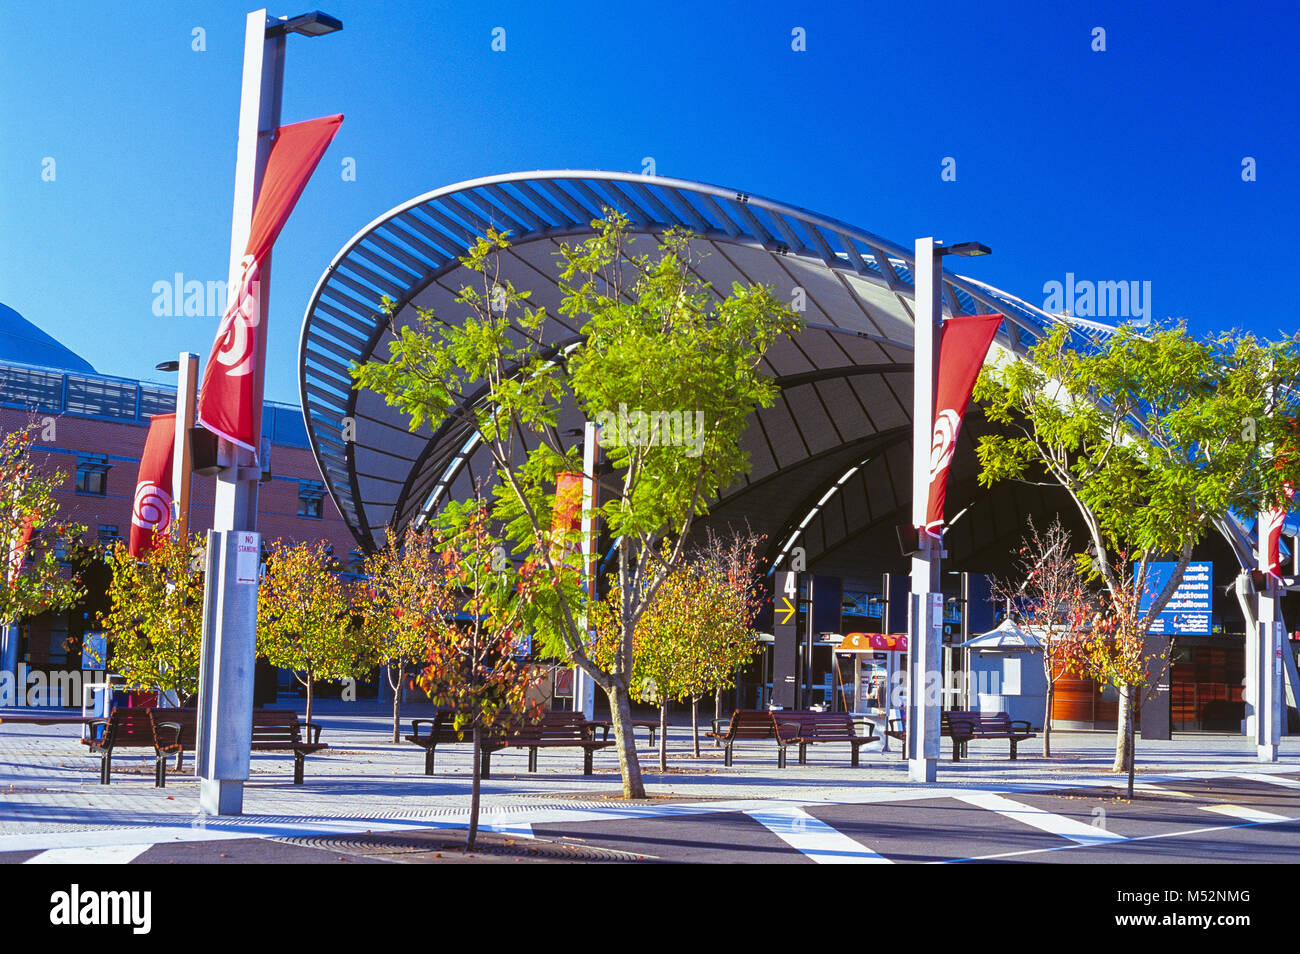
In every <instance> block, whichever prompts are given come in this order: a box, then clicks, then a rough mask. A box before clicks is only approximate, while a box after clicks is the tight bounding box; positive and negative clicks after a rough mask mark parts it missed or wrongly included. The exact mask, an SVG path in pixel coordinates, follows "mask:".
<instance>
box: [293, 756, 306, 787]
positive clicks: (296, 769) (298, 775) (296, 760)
mask: <svg viewBox="0 0 1300 954" xmlns="http://www.w3.org/2000/svg"><path fill="white" fill-rule="evenodd" d="M306 763H307V756H306V755H304V754H303V753H302V752H295V753H293V784H295V785H301V784H302V772H303V769H304V768H305V767H306Z"/></svg>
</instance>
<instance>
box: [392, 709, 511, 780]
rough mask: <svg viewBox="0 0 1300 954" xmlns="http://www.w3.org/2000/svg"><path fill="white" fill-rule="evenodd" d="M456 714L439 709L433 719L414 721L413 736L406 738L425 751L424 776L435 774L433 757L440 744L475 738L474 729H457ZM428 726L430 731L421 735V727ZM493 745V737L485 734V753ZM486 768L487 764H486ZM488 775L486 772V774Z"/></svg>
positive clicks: (412, 724)
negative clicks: (454, 720) (455, 723)
mask: <svg viewBox="0 0 1300 954" xmlns="http://www.w3.org/2000/svg"><path fill="white" fill-rule="evenodd" d="M454 716H455V713H454V712H452V711H451V710H450V709H439V710H438V712H437V714H436V715H435V716H434V717H433V718H432V719H412V720H411V734H410V735H408V736H407V737H406V741H407V742H413V743H414V744H416V745H418V746H420V747H421V748H423V749H424V774H425V775H432V774H433V756H434V751H435V750H436V749H437V747H438V745H439V744H440V743H448V744H450V743H453V742H468V741H470V739H471V737H472V736H473V734H474V733H473V730H472V729H459V730H458V729H457V728H456V726H455V725H454V724H453V721H452V720H453V718H454ZM426 725H427V726H428V727H429V731H428V732H425V733H424V734H421V733H420V727H421V726H426ZM491 745H492V736H491V735H490V734H485V735H484V737H483V749H484V752H487V751H490V746H491ZM484 765H485V766H486V762H485V763H484ZM484 774H485V775H486V772H485V773H484Z"/></svg>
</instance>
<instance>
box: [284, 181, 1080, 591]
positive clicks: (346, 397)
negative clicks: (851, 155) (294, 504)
mask: <svg viewBox="0 0 1300 954" xmlns="http://www.w3.org/2000/svg"><path fill="white" fill-rule="evenodd" d="M606 208H614V209H617V210H619V211H621V212H623V213H624V214H625V215H626V216H627V217H628V218H629V220H630V226H629V231H630V233H631V234H632V236H633V239H632V243H631V251H632V252H633V253H640V252H644V251H647V250H649V249H652V248H653V247H655V246H656V245H657V244H658V242H659V239H660V236H661V235H662V233H663V232H664V231H665V230H667V229H670V228H683V229H687V230H690V231H691V232H693V233H694V234H695V235H697V236H699V240H698V249H699V251H701V252H702V253H703V255H702V257H701V260H700V262H699V264H698V267H697V272H698V274H699V276H700V277H701V278H702V279H703V280H705V281H707V282H709V283H710V284H711V286H712V287H713V288H714V289H715V290H716V291H717V292H719V293H720V294H726V293H728V292H729V290H730V288H731V286H732V283H733V282H740V283H742V284H749V283H757V284H765V285H769V286H771V287H773V288H774V289H775V290H776V292H777V294H778V296H779V297H781V298H783V299H785V300H790V301H794V300H796V299H797V298H801V299H802V301H803V302H804V304H805V306H806V310H805V311H804V312H803V315H802V317H803V318H804V319H805V322H806V329H805V330H804V331H803V332H802V333H801V334H800V335H799V336H798V337H797V338H796V339H794V340H792V341H786V342H782V343H780V344H778V345H777V346H776V347H774V348H773V349H772V350H771V352H770V353H769V354H768V356H767V359H766V362H765V370H766V371H767V373H769V374H771V375H772V376H773V377H774V378H775V380H776V381H777V383H778V385H779V386H780V389H781V394H780V398H779V399H778V400H777V402H776V403H775V405H774V406H773V407H771V408H768V409H765V410H763V411H761V412H759V413H758V414H757V415H755V419H754V421H753V423H752V425H751V426H750V428H749V430H748V432H747V433H746V435H745V439H744V445H745V447H746V449H747V450H748V451H749V453H750V455H751V459H752V462H753V467H752V469H751V471H750V473H749V474H748V475H747V476H746V477H745V478H744V479H743V480H741V481H739V482H738V483H737V484H736V485H734V486H732V487H730V488H728V489H727V490H726V491H725V492H724V493H723V494H721V496H720V497H719V498H718V499H717V500H714V501H712V502H711V504H710V508H709V509H710V513H709V516H708V517H707V519H705V520H703V521H701V522H700V529H701V530H703V529H704V528H705V527H707V526H722V525H725V524H728V523H730V524H733V525H744V524H745V523H748V524H749V525H750V526H751V527H752V528H754V529H756V530H758V531H760V532H763V533H765V534H766V536H767V541H768V545H769V550H768V552H767V554H766V556H767V558H768V559H769V561H770V562H771V563H773V564H777V563H779V562H780V560H781V559H782V558H783V557H784V555H785V553H786V551H787V550H788V549H789V547H790V546H791V545H795V544H797V545H799V546H803V547H804V548H805V551H806V554H807V559H808V566H809V568H810V569H816V570H818V571H819V572H827V573H840V574H841V575H845V576H859V575H862V574H863V573H865V572H869V571H875V570H882V569H890V568H896V567H897V565H898V564H899V563H900V554H899V551H898V548H897V546H896V545H895V542H894V527H895V525H897V524H899V523H905V522H907V521H908V519H909V510H910V468H911V395H912V340H913V317H912V310H913V286H912V252H911V251H910V250H909V249H907V248H905V247H903V246H901V245H897V244H895V243H893V242H890V241H888V240H886V239H884V238H881V237H880V236H877V235H874V234H873V233H871V232H867V231H864V230H863V229H859V228H855V227H853V226H850V225H848V224H846V223H844V222H841V221H838V220H836V219H833V218H829V217H827V216H822V215H817V214H814V213H811V212H807V211H805V210H802V209H798V208H794V207H792V206H788V205H783V204H781V203H778V202H773V201H769V200H767V199H763V198H760V197H758V196H753V195H749V194H747V193H744V192H738V191H736V190H732V189H723V188H718V187H716V186H709V185H702V184H699V183H695V182H686V181H682V180H677V179H666V178H657V177H648V176H642V175H635V174H626V173H615V172H592V171H551V172H530V173H516V174H511V175H502V176H494V177H490V178H484V179H476V180H473V181H470V182H462V183H459V184H456V185H452V186H448V187H446V188H442V189H437V190H435V191H433V192H429V193H426V194H424V195H421V196H418V197H416V198H414V199H412V200H410V201H409V202H406V203H403V204H402V205H400V206H398V207H397V208H395V209H392V210H391V211H389V212H386V213H384V214H383V215H381V216H380V217H379V218H377V219H375V220H374V221H373V222H371V223H370V224H369V225H367V226H366V227H365V228H364V229H362V230H361V231H360V232H358V233H357V234H356V235H355V236H354V237H353V238H352V239H351V240H350V241H349V242H348V243H347V244H346V245H345V246H344V247H343V249H342V250H341V251H340V252H339V253H338V254H337V255H336V256H335V257H334V260H333V261H331V262H330V264H329V267H328V268H327V269H326V270H325V272H324V274H323V275H322V276H321V279H320V281H319V283H318V284H317V286H316V289H315V291H314V293H313V294H312V297H311V300H310V302H309V304H308V306H307V310H306V314H305V317H304V320H303V326H302V335H301V340H300V345H299V363H300V389H301V396H302V405H303V414H304V418H305V420H306V424H307V429H308V433H309V435H310V440H311V446H312V450H313V452H314V453H315V455H316V459H317V461H318V463H319V465H320V468H321V472H322V474H323V475H324V479H325V482H326V486H327V488H328V491H329V493H330V495H331V496H332V498H333V499H334V502H335V503H336V504H337V505H338V508H339V511H340V513H342V515H343V518H344V520H345V521H346V522H347V524H348V526H349V527H350V528H351V530H352V532H353V534H354V535H355V536H356V538H357V540H358V542H359V544H360V545H361V547H362V548H364V549H366V550H369V549H372V548H374V547H377V546H380V545H382V544H383V542H384V539H385V535H386V533H387V532H388V531H389V530H390V529H392V530H398V531H400V530H401V529H402V528H404V527H406V526H407V525H408V524H410V523H411V522H413V521H415V522H417V523H418V522H420V521H421V520H423V519H425V518H427V516H428V515H430V514H432V513H435V512H436V511H437V510H438V509H439V508H440V507H441V506H443V505H444V504H445V503H446V502H447V501H449V500H454V499H461V498H462V497H463V496H465V495H466V494H467V493H468V492H469V490H470V488H472V486H473V485H474V482H475V481H478V480H483V479H486V478H488V477H489V476H490V470H491V468H490V466H489V465H490V461H489V459H488V455H487V453H486V451H485V450H484V449H483V448H481V447H479V446H478V445H477V443H476V441H475V440H474V439H473V435H472V433H471V431H470V430H469V429H468V427H467V426H466V425H465V424H464V423H462V422H458V421H454V420H453V421H451V422H447V423H444V424H442V425H441V426H439V427H438V428H436V429H435V430H430V429H428V428H423V429H421V430H420V431H419V432H416V433H412V432H410V431H409V430H408V428H407V422H406V419H405V418H404V417H403V416H402V415H401V414H400V413H399V412H398V411H397V409H395V408H391V407H388V406H387V405H386V404H385V403H384V402H383V400H382V399H381V398H379V397H378V396H376V395H374V394H373V393H370V392H367V391H362V392H358V391H355V390H353V389H352V386H351V384H352V382H351V379H350V377H349V374H348V369H349V367H351V366H352V365H353V363H358V362H360V363H364V362H366V361H369V360H371V359H374V358H378V359H381V360H382V359H384V358H386V356H387V354H388V345H389V342H390V341H391V340H392V338H393V336H392V331H391V329H390V326H389V322H388V320H387V319H386V318H385V316H384V315H383V314H382V311H381V308H380V299H381V298H382V297H387V298H389V299H392V300H393V301H394V302H395V311H394V323H395V324H396V325H397V326H398V327H400V326H402V325H404V324H409V323H411V322H413V321H415V320H416V316H415V309H416V308H417V307H420V308H427V309H432V310H433V312H434V313H435V315H436V316H437V317H438V319H439V320H442V321H447V322H455V321H459V320H461V319H462V318H463V316H464V314H465V309H464V307H463V306H458V305H456V304H455V303H454V301H453V299H454V298H455V296H456V295H457V294H458V292H459V289H460V288H461V287H462V286H463V285H465V284H471V283H475V284H481V277H480V276H478V275H476V274H474V273H472V272H469V271H468V270H467V269H465V268H464V266H463V265H461V263H460V261H459V258H460V256H462V255H464V254H465V250H466V248H467V247H468V245H469V244H470V243H471V242H472V241H473V240H474V238H475V237H476V236H477V235H480V234H482V233H483V232H485V231H486V230H487V229H488V228H489V227H496V228H497V229H501V230H509V233H510V241H511V243H512V244H511V247H510V249H509V250H508V251H507V252H505V253H504V254H503V255H502V260H501V276H502V278H508V279H509V280H511V281H512V282H513V283H514V284H515V286H516V287H519V288H523V289H530V290H531V291H532V292H533V297H532V299H531V302H530V303H531V304H533V305H544V306H545V307H546V309H547V311H548V314H549V315H550V317H549V319H548V321H547V324H546V326H545V335H544V337H545V341H546V342H547V343H548V344H554V345H555V346H557V347H563V346H564V345H565V344H566V343H568V342H571V341H575V340H576V339H577V337H578V331H577V328H576V327H575V326H574V325H573V324H572V323H571V322H569V321H568V320H567V319H564V318H563V317H562V316H560V315H559V314H558V305H559V303H560V291H559V289H558V287H557V275H558V267H557V264H558V263H557V258H556V252H557V250H558V248H559V247H560V245H561V244H562V243H565V242H574V241H578V240H581V239H582V238H584V237H585V236H587V235H590V234H592V231H593V229H592V226H591V221H592V220H593V219H596V218H599V217H600V216H601V215H602V214H603V210H604V209H606ZM963 238H964V236H963ZM797 290H801V291H802V294H801V295H800V294H799V292H798V291H797ZM943 309H944V314H945V316H948V315H970V314H981V313H989V312H1000V313H1001V314H1003V315H1004V316H1005V320H1004V322H1003V323H1002V326H1001V328H1000V329H999V331H998V335H997V339H996V341H995V344H994V348H995V349H996V348H1001V349H1004V350H1005V351H1009V352H1012V353H1014V354H1018V355H1023V354H1024V353H1025V352H1026V351H1027V350H1028V348H1030V347H1031V346H1032V345H1033V343H1034V342H1035V341H1037V340H1038V339H1039V338H1040V337H1041V336H1042V335H1043V334H1044V333H1045V332H1046V330H1047V329H1048V328H1049V327H1051V326H1053V325H1054V324H1056V323H1058V322H1061V321H1063V320H1066V319H1063V318H1062V317H1061V316H1056V315H1051V314H1048V313H1046V312H1044V311H1042V310H1041V309H1039V308H1036V307H1034V306H1032V305H1030V304H1028V303H1026V302H1024V301H1022V300H1020V299H1019V298H1016V297H1015V296H1013V295H1010V294H1008V293H1006V292H1003V291H1000V290H998V289H995V288H993V287H991V286H989V285H987V284H984V283H981V282H978V281H975V280H973V279H969V278H964V277H961V276H959V275H953V274H949V273H947V272H945V273H944V278H943ZM1076 333H1079V334H1083V332H1082V331H1076ZM475 397H476V396H475V395H468V396H467V398H466V402H467V403H468V402H472V401H473V400H474V399H475ZM645 410H653V409H648V408H647V409H645ZM663 410H668V409H663ZM967 418H968V419H967V422H966V426H965V427H964V428H963V431H962V439H961V440H960V442H959V446H958V451H957V455H956V458H955V460H954V463H953V472H952V477H951V479H950V484H949V491H948V501H949V503H948V509H949V514H950V518H949V519H950V522H951V523H952V524H953V527H952V529H951V530H950V532H949V533H948V535H947V537H946V544H945V545H946V547H947V549H948V550H949V552H950V554H951V557H952V559H953V560H955V561H957V562H956V563H950V564H949V565H962V564H963V561H965V562H970V561H975V562H976V563H978V562H979V561H980V559H981V554H987V553H990V552H993V550H994V549H997V550H998V551H999V552H1001V553H1005V552H1006V548H1007V546H1009V545H1010V543H1011V542H1013V541H1014V540H1016V539H1018V538H1019V536H1020V535H1021V533H1022V532H1023V529H1022V528H1023V526H1024V516H1025V514H1027V513H1036V512H1044V513H1051V512H1054V511H1055V510H1057V509H1062V510H1064V509H1065V506H1064V505H1063V504H1058V501H1057V500H1053V499H1049V497H1050V496H1051V494H1050V492H1049V491H1040V490H1038V489H1036V488H1032V487H1025V486H1023V485H1015V486H1007V487H996V488H994V489H993V490H982V489H979V488H978V487H977V486H976V481H975V477H976V474H977V472H978V468H977V464H976V462H975V458H974V453H973V436H974V435H976V434H978V433H979V432H980V430H981V428H982V427H986V426H987V425H986V424H984V422H983V421H982V418H981V417H980V415H979V414H978V412H977V411H975V410H974V409H972V411H971V412H970V413H968V415H967ZM348 419H350V420H351V421H352V422H353V423H354V425H355V427H354V430H353V435H352V436H354V438H355V439H354V440H346V439H345V437H346V435H345V423H347V421H348ZM581 425H582V421H581V420H580V419H579V417H578V415H577V412H576V410H572V409H570V411H569V412H568V415H567V417H565V415H563V414H562V416H561V426H560V432H561V434H565V435H566V439H571V440H574V441H577V440H580V439H581V433H582V428H581ZM964 508H969V509H968V512H967V513H965V514H962V516H960V517H959V518H957V519H954V518H953V516H952V515H955V514H958V513H959V512H961V511H963V509H964Z"/></svg>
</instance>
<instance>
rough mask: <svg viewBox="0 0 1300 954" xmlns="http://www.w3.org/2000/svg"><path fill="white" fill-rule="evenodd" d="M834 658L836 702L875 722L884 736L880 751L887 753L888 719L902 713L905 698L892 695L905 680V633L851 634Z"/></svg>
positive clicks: (841, 641)
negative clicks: (836, 684)
mask: <svg viewBox="0 0 1300 954" xmlns="http://www.w3.org/2000/svg"><path fill="white" fill-rule="evenodd" d="M835 661H836V666H835V670H834V672H835V677H836V680H837V682H838V683H839V685H838V686H837V687H836V688H837V689H838V690H839V692H837V693H836V701H837V702H839V703H840V704H841V705H842V706H843V707H844V708H845V709H847V710H848V711H849V712H851V713H853V714H854V715H860V716H864V717H866V718H867V719H868V720H870V721H872V722H873V723H874V724H875V725H876V728H877V730H878V732H877V734H878V735H880V736H881V737H882V738H883V739H884V748H882V749H881V751H882V752H888V751H889V736H887V735H885V733H884V730H885V729H886V728H888V721H889V719H891V718H898V717H900V716H901V714H902V713H901V712H900V711H899V709H900V703H901V702H902V700H901V699H891V698H890V695H891V689H892V688H893V687H895V686H903V685H905V683H906V677H905V675H904V673H906V672H907V636H906V634H897V635H890V634H887V633H849V634H848V635H846V636H844V637H843V638H842V639H841V640H840V641H839V644H838V645H837V646H836V647H835ZM846 669H847V670H848V671H847V672H846V671H845V670H846ZM836 708H839V706H837V707H836Z"/></svg>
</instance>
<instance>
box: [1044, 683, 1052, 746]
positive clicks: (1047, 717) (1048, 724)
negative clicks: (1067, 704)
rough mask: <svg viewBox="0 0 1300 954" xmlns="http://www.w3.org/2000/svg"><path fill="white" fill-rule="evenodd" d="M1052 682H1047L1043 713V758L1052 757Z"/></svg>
mask: <svg viewBox="0 0 1300 954" xmlns="http://www.w3.org/2000/svg"><path fill="white" fill-rule="evenodd" d="M1052 689H1053V685H1052V681H1051V680H1050V679H1049V680H1048V681H1047V708H1046V709H1044V711H1043V758H1045V759H1050V758H1051V757H1052Z"/></svg>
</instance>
